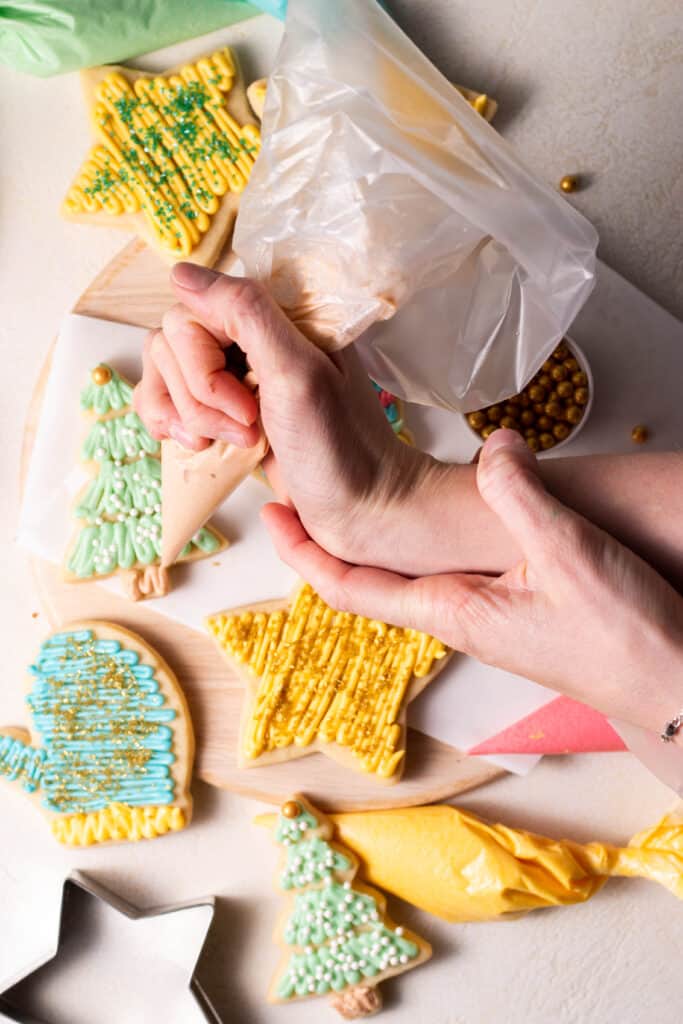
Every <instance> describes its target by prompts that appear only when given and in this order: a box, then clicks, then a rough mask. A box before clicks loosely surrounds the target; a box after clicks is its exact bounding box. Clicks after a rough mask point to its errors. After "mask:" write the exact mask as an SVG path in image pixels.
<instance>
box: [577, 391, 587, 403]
mask: <svg viewBox="0 0 683 1024" xmlns="http://www.w3.org/2000/svg"><path fill="white" fill-rule="evenodd" d="M574 401H575V402H576V404H577V405H586V403H587V402H588V388H577V389H576V391H575V392H574Z"/></svg>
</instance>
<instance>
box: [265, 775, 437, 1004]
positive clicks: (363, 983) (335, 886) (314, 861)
mask: <svg viewBox="0 0 683 1024" xmlns="http://www.w3.org/2000/svg"><path fill="white" fill-rule="evenodd" d="M264 821H268V823H269V824H273V823H272V816H267V817H266V818H265V819H264ZM273 831H274V838H275V842H276V843H277V844H278V845H279V846H281V847H282V849H283V858H282V863H281V865H280V868H279V871H278V876H277V885H278V887H279V888H280V889H281V890H283V891H284V893H285V900H286V906H285V909H284V911H283V914H282V917H281V920H280V922H279V924H278V926H277V928H276V932H275V941H276V942H277V943H278V945H280V946H281V947H282V951H283V952H282V960H281V962H280V965H279V967H278V970H277V972H276V974H275V977H274V979H273V982H272V985H271V988H270V993H269V1000H270V1001H271V1002H275V1003H288V1002H291V1001H292V1000H294V999H306V998H309V997H311V996H324V995H327V996H329V997H330V1001H331V1003H332V1006H333V1007H334V1008H335V1009H336V1010H337V1011H338V1012H339V1013H340V1014H341V1016H342V1017H344V1019H345V1020H354V1019H356V1018H357V1017H369V1016H371V1015H372V1014H374V1013H377V1012H378V1011H379V1010H380V1009H381V1008H382V999H381V995H380V992H379V989H378V985H379V984H380V982H382V981H384V980H385V978H391V977H393V976H394V975H396V974H402V973H403V972H404V971H408V970H411V968H413V967H417V966H418V964H421V963H424V961H425V960H428V959H429V957H430V956H431V952H432V951H431V947H430V946H429V943H427V942H425V940H424V939H422V938H420V937H419V936H418V935H415V934H413V933H412V932H409V931H408V930H407V929H404V928H401V927H396V926H395V925H394V924H393V923H392V922H391V921H390V920H389V918H388V917H387V915H386V901H385V899H384V897H383V895H382V894H381V893H379V892H378V891H377V890H376V889H371V888H370V887H369V886H366V885H362V884H361V883H360V882H357V881H356V880H355V876H356V872H357V871H358V861H357V859H356V857H355V856H354V855H353V854H352V853H351V852H350V851H349V850H347V849H346V848H345V847H343V846H340V845H338V844H337V843H335V842H333V841H332V835H333V831H334V829H333V826H332V824H331V822H330V820H329V818H326V817H325V815H323V814H321V813H320V811H318V810H317V809H316V808H315V807H313V805H312V804H311V803H309V801H308V800H306V799H305V798H304V797H303V796H301V795H300V794H297V795H296V796H295V797H293V798H292V799H291V800H288V801H287V802H286V803H285V804H283V806H282V808H281V810H280V814H279V815H278V817H277V819H276V821H275V822H274V829H273Z"/></svg>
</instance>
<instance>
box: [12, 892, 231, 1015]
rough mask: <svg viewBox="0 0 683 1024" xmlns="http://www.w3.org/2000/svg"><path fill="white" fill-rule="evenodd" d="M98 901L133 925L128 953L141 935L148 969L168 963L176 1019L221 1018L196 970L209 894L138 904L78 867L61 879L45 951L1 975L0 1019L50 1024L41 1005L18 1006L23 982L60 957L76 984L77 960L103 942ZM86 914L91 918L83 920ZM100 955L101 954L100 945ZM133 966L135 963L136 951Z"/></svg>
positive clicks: (23, 998) (54, 966)
mask: <svg viewBox="0 0 683 1024" xmlns="http://www.w3.org/2000/svg"><path fill="white" fill-rule="evenodd" d="M93 900H95V901H98V904H97V905H93V903H92V901H93ZM102 905H104V907H106V908H111V910H114V911H116V913H117V915H121V916H122V917H123V918H125V919H127V920H128V923H129V925H130V924H132V925H133V927H132V929H131V931H130V936H131V937H133V936H135V940H136V941H135V942H134V943H133V942H131V943H130V945H129V944H128V943H127V944H126V948H127V955H129V956H132V955H135V954H134V953H133V954H131V952H130V950H131V949H132V948H134V946H135V945H140V940H142V942H143V944H144V946H145V948H146V949H147V950H148V952H149V958H148V962H149V967H150V969H151V968H152V966H153V965H154V966H155V968H157V969H158V967H159V965H160V963H163V965H164V966H166V967H168V970H167V971H165V975H166V977H165V978H164V981H165V982H168V981H169V979H170V978H173V979H175V980H174V987H173V988H172V989H170V990H167V991H170V995H171V996H173V997H174V998H175V999H180V1003H179V1004H178V1003H176V1005H177V1006H178V1008H179V1009H181V1010H182V1014H183V1015H182V1017H181V1018H179V1019H182V1020H183V1022H184V1021H187V1022H188V1024H194V1022H195V1021H196V1024H200V1022H202V1024H205V1022H208V1024H225V1022H224V1019H223V1017H222V1016H220V1014H219V1013H218V1011H217V1010H216V1008H215V1006H214V1004H213V1002H212V1000H211V998H210V996H209V994H208V992H207V991H206V989H205V988H204V986H203V985H202V983H201V982H200V981H199V979H198V977H197V973H196V972H197V968H198V967H199V964H200V962H201V960H202V956H203V952H204V948H205V944H206V939H207V937H208V934H209V932H210V930H211V926H212V922H213V918H214V914H215V906H216V901H215V899H214V897H207V898H206V899H199V900H191V901H188V902H183V903H175V904H169V905H167V906H161V907H153V908H151V909H147V910H141V909H140V908H139V907H137V906H134V905H133V904H132V903H129V902H127V901H126V900H124V899H122V898H121V897H120V896H118V895H117V894H116V893H113V892H112V891H111V890H110V889H107V888H105V887H104V886H102V885H100V884H98V883H96V882H94V881H93V880H92V879H90V878H88V877H86V876H85V875H83V874H81V873H80V872H74V873H73V874H71V875H69V877H67V878H66V879H65V880H64V883H63V889H62V900H61V910H60V913H59V923H58V927H57V934H56V936H55V937H54V939H53V940H52V942H51V945H50V947H49V948H48V950H47V955H45V953H43V955H42V956H41V957H40V959H39V961H38V962H34V963H32V964H31V965H30V966H29V967H28V968H26V967H25V966H24V967H23V968H19V969H18V972H17V974H15V975H14V976H13V977H12V978H11V979H10V984H9V985H8V984H7V983H6V979H2V978H0V1022H8V1021H13V1022H15V1024H52V1019H51V1017H50V1016H45V1015H44V1012H43V1011H42V1009H41V1010H40V1011H39V1013H40V1016H35V1015H34V1011H33V1009H32V1008H31V1007H30V1006H29V1007H27V1008H25V1009H22V1006H23V1007H26V1006H27V1002H30V1001H31V1000H30V998H28V997H29V995H30V993H29V989H28V988H27V987H26V986H27V982H29V981H30V979H31V978H33V977H34V976H35V975H37V974H38V973H39V972H41V971H42V970H43V969H46V970H48V969H49V970H54V971H55V972H57V971H59V970H60V964H59V962H60V960H64V961H65V963H64V964H63V965H62V968H61V969H66V970H68V971H69V972H70V973H71V974H73V976H74V977H73V980H74V983H75V984H78V974H79V968H78V962H79V960H80V961H83V962H85V961H86V960H87V958H88V957H91V958H92V957H93V956H95V957H97V956H98V951H97V949H96V948H94V947H95V946H100V945H102V943H101V940H102V938H103V937H104V946H105V947H106V944H107V936H106V931H107V928H104V929H103V928H102V922H103V921H106V920H107V919H109V915H108V914H107V913H105V914H104V915H103V914H102V910H103V906H102ZM183 915H184V917H183ZM88 917H89V918H90V920H87V919H88ZM84 922H85V927H83V925H84ZM110 924H114V925H115V927H116V928H117V929H118V930H122V928H126V927H127V926H126V924H125V923H123V922H121V921H118V922H114V921H113V919H112V920H111V921H110ZM140 925H142V928H141V930H140V933H139V934H137V935H135V932H136V927H139V926H140ZM88 931H91V932H96V933H97V934H96V936H91V937H90V939H89V941H88ZM110 931H111V928H110ZM109 941H111V936H110V937H109ZM160 949H161V957H166V958H167V959H164V960H160V952H159V951H160ZM99 955H100V956H101V955H102V951H101V950H100V953H99ZM48 965H50V966H49V967H48ZM137 966H138V968H139V967H140V962H139V955H138V958H137ZM143 969H144V968H143ZM86 970H87V968H86V967H83V966H82V967H81V969H80V973H81V974H82V975H83V974H84V972H85V971H86ZM176 982H177V986H178V987H177V992H178V995H177V996H176V988H175V983H176ZM155 985H156V981H155ZM183 1000H185V1001H186V1003H187V1006H185V1001H183ZM58 1012H60V1013H61V1014H62V1015H61V1017H60V1019H64V1018H63V1011H58ZM95 1012H96V1013H97V1011H95ZM154 1012H155V1011H154V1010H153V1009H150V1013H151V1016H150V1018H149V1019H156V1018H155V1017H154ZM93 1019H95V1018H93Z"/></svg>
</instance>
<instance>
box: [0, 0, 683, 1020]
mask: <svg viewBox="0 0 683 1024" xmlns="http://www.w3.org/2000/svg"><path fill="white" fill-rule="evenodd" d="M392 2H393V8H394V10H395V11H396V12H397V13H398V16H399V20H401V22H402V23H403V24H404V25H405V26H406V27H407V28H408V29H409V30H410V31H411V33H412V34H413V36H414V37H415V38H416V39H417V40H418V41H419V42H420V43H421V44H422V45H423V46H424V48H425V49H426V50H427V52H428V53H429V54H430V56H432V57H433V58H434V59H435V60H436V62H437V63H438V64H439V66H440V67H441V68H442V69H443V70H444V71H445V72H446V73H447V74H448V75H449V76H450V77H452V78H454V79H457V80H460V81H462V82H464V83H465V84H470V85H472V86H474V87H478V88H483V89H487V90H489V91H490V92H491V93H492V94H495V95H496V97H497V98H498V99H499V100H500V101H501V103H502V106H503V111H502V113H501V117H500V120H499V122H498V124H499V127H500V128H501V130H503V131H504V132H505V134H506V135H507V136H508V137H509V138H511V139H512V140H513V141H514V142H515V144H516V145H518V147H520V149H521V150H522V151H523V152H524V154H525V156H526V159H527V162H528V163H529V165H530V166H531V167H532V168H534V169H536V170H537V171H538V172H539V173H540V174H542V175H543V176H544V177H545V178H546V179H547V180H550V181H555V180H556V179H558V178H559V177H561V176H562V174H564V173H566V172H568V171H574V170H578V171H582V170H583V171H588V172H590V173H591V174H592V175H593V176H594V180H593V183H592V184H591V187H590V188H589V189H588V190H587V191H586V192H583V193H579V194H577V195H576V196H575V197H573V198H572V199H571V201H572V202H575V203H576V205H577V206H578V207H579V208H580V209H581V210H582V211H583V212H584V213H586V214H588V216H590V217H592V219H593V220H594V221H595V223H596V224H597V226H598V227H599V229H600V230H601V233H602V236H603V249H602V255H603V258H605V259H606V260H607V261H608V262H610V263H612V264H613V265H614V266H615V267H616V269H618V270H620V271H621V272H622V273H624V274H625V275H626V276H627V277H630V278H631V279H632V280H633V281H634V282H635V283H636V284H638V285H639V286H640V287H641V288H642V289H643V290H644V291H646V292H648V293H649V294H650V295H651V296H652V297H654V298H656V299H658V300H659V301H660V302H661V303H662V304H663V305H665V306H667V307H668V308H669V309H671V310H672V311H674V312H677V313H678V315H679V316H680V315H681V314H683V285H682V282H681V279H680V265H681V258H682V252H683V231H682V230H681V227H682V225H681V212H680V211H681V208H682V207H683V195H682V188H683V176H682V172H681V168H682V167H683V158H682V156H683V155H682V152H681V150H682V138H683V122H681V118H680V111H679V107H680V95H681V88H682V87H683V67H682V65H681V54H680V49H679V51H678V54H677V53H676V51H675V46H674V42H673V38H674V30H675V26H676V21H678V25H679V30H680V6H679V4H678V3H677V2H675V0H656V2H649V3H647V2H643V0H601V3H600V4H596V3H594V2H591V0H574V2H573V3H571V4H566V5H561V4H559V3H557V2H556V0H555V2H554V3H551V2H550V0H546V2H536V3H534V2H533V0H514V2H510V3H503V0H480V2H479V3H477V4H476V5H475V4H465V3H464V2H453V0H432V2H426V0H392ZM0 131H1V132H2V140H3V141H2V158H1V161H0V217H1V218H2V221H1V223H2V230H1V231H0V310H1V313H2V315H1V316H0V349H1V352H2V365H3V367H4V368H5V375H6V376H5V380H4V387H3V401H2V405H1V407H0V429H1V431H2V438H3V447H2V456H1V457H0V458H1V472H2V495H3V501H2V503H1V507H0V537H1V538H2V541H1V546H0V559H1V560H0V578H1V579H2V580H3V583H2V588H1V591H0V614H1V615H2V618H3V638H4V644H3V653H4V659H3V673H2V674H3V682H2V686H1V687H0V721H1V722H11V721H21V720H23V694H22V688H21V683H22V681H23V678H24V670H25V666H26V664H27V663H28V662H29V661H30V660H31V659H32V657H33V655H34V653H35V651H36V647H37V645H38V643H39V640H40V638H41V636H42V634H43V632H44V623H43V621H42V619H41V617H40V616H39V617H37V618H36V619H35V620H34V619H32V618H31V613H32V612H33V611H37V605H36V603H35V599H34V597H33V593H32V583H31V579H30V574H29V573H28V571H27V568H26V563H25V558H24V554H23V553H22V552H20V551H19V550H17V549H16V548H15V547H13V546H12V544H11V538H12V535H13V532H14V529H15V523H16V512H17V508H18V486H17V477H18V465H19V449H20V442H21V432H22V422H23V417H24V414H25V410H26V406H27V403H28V399H29V396H30V394H31V391H32V387H33V382H34V379H35V377H36V375H37V372H38V367H39V364H40V361H41V360H42V357H43V355H44V353H45V351H46V349H47V346H48V344H49V342H50V339H51V337H52V335H53V333H54V331H55V329H56V326H57V324H58V323H59V321H60V319H61V316H62V314H63V313H64V312H65V311H66V310H68V309H69V308H70V306H71V305H72V303H73V301H74V300H75V299H76V297H77V296H78V294H79V293H80V292H81V291H82V290H83V289H84V287H85V286H86V285H87V283H88V282H89V280H90V279H91V278H92V277H93V276H94V274H95V273H96V272H97V271H98V270H99V269H100V268H101V266H102V265H103V264H104V262H105V261H106V260H107V259H108V258H109V257H110V256H112V255H113V254H114V253H115V252H116V251H117V249H118V248H119V247H120V245H121V241H122V239H121V236H119V235H118V234H117V233H115V232H113V231H111V232H107V231H94V230H93V231H89V232H88V231H85V230H84V229H80V228H74V227H70V226H68V225H65V224H63V223H62V222H61V221H60V220H59V219H58V217H57V216H56V212H55V211H56V209H57V207H58V204H59V201H60V198H61V194H62V191H63V187H64V184H65V183H66V182H67V181H68V180H69V177H70V174H71V172H72V170H73V167H74V161H75V160H76V159H77V155H79V154H80V153H81V151H82V148H83V146H84V144H85V139H86V132H85V124H84V118H83V113H82V110H81V104H80V95H79V90H78V83H77V81H76V79H75V78H66V79H61V80H56V81H50V82H42V81H34V80H31V79H25V78H19V77H18V76H16V75H13V74H11V73H9V72H7V71H5V70H4V69H3V70H0ZM196 795H197V815H196V824H195V826H194V827H193V828H192V829H191V830H190V831H189V832H187V833H185V834H183V835H180V836H177V837H173V838H169V839H165V840H162V841H159V842H156V843H145V844H142V845H140V846H138V847H136V848H130V847H119V848H108V849H102V850H97V851H84V852H81V853H78V852H68V851H64V850H62V849H60V848H58V847H56V846H55V845H53V843H52V841H51V840H50V839H49V837H48V835H47V831H46V829H45V826H44V824H43V822H42V821H41V819H40V816H37V815H36V814H35V811H34V809H33V808H32V807H31V806H29V805H28V804H27V803H26V802H25V801H22V800H21V798H20V797H19V796H15V795H10V794H9V793H7V792H6V791H5V790H4V789H3V790H2V792H0V814H2V812H5V811H6V812H7V814H8V817H7V818H5V817H4V816H2V817H0V904H1V905H2V906H3V908H6V907H7V906H8V904H9V905H10V906H11V905H12V904H14V907H15V911H14V912H13V913H11V914H9V915H8V914H7V913H6V911H5V912H3V921H2V939H1V940H0V976H1V975H2V974H4V971H5V969H6V968H7V967H8V966H9V965H8V964H7V960H9V959H10V954H11V953H12V952H13V950H15V949H17V948H18V945H16V944H15V940H16V942H17V943H18V942H19V941H20V940H23V942H24V946H25V944H26V936H27V931H28V926H27V921H26V919H24V918H22V916H21V914H20V913H19V912H18V911H17V909H16V908H17V903H16V899H14V900H13V898H12V897H13V895H14V896H16V893H17V891H18V889H20V888H22V887H23V886H25V885H29V886H31V887H32V888H34V889H35V890H36V891H42V892H47V891H49V885H50V882H51V881H54V883H55V886H56V884H57V880H58V879H60V878H61V876H62V875H63V874H64V873H66V872H67V871H68V870H69V869H71V868H74V867H80V868H82V869H84V870H86V871H90V872H92V874H93V875H94V876H95V877H97V878H98V879H100V880H101V881H103V882H105V884H110V885H111V886H112V887H114V888H116V889H118V890H120V891H121V894H122V895H123V896H124V897H127V898H130V899H131V900H134V901H138V902H140V903H142V904H146V905H151V904H154V903H159V902H167V901H171V900H178V899H184V898H189V897H193V896H198V895H202V894H206V893H216V894H218V895H222V896H224V897H225V901H224V902H222V903H221V905H220V906H219V911H218V928H217V931H216V933H215V937H214V939H213V940H212V941H211V944H210V957H209V959H208V965H207V966H208V969H209V970H210V974H211V975H212V978H213V980H214V983H215V987H216V999H217V1003H218V1006H219V1007H220V1009H221V1010H222V1012H223V1014H224V1016H225V1019H226V1021H230V1022H232V1021H235V1022H237V1021H239V1024H264V1022H265V1024H269V1022H270V1021H274V1022H275V1021H278V1020H279V1021H282V1022H283V1024H294V1022H296V1024H300V1022H301V1024H305V1022H308V1021H310V1022H313V1021H315V1022H316V1024H317V1022H318V1021H321V1020H323V1019H330V1020H333V1019H334V1018H333V1017H332V1016H329V1017H328V1016H327V1011H326V1010H324V1008H323V1007H322V1006H321V1005H320V1004H319V1003H317V1002H312V1003H309V1004H306V1005H300V1004H299V1005H297V1006H295V1007H288V1008H282V1009H280V1008H277V1009H270V1008H265V1007H264V1006H263V1005H262V1003H261V994H262V992H263V991H264V989H265V987H266V984H267V976H268V973H269V971H270V969H271V968H272V966H273V965H274V963H275V960H276V954H275V951H274V949H273V947H272V946H271V944H270V935H269V933H270V927H271V923H272V921H273V920H274V915H275V913H276V912H277V910H278V909H279V906H280V904H279V900H278V898H277V897H275V896H271V894H270V892H269V891H268V889H267V887H265V886H264V879H266V878H268V877H270V874H271V871H272V867H273V864H274V858H273V855H272V851H271V849H270V848H269V843H268V840H267V837H265V836H263V835H262V834H261V833H259V832H257V831H256V830H252V829H251V827H250V825H249V819H250V817H251V816H252V814H253V812H254V805H253V804H250V803H248V802H245V801H242V800H240V799H239V798H237V797H234V796H231V795H229V794H221V793H218V792H215V791H212V790H210V789H209V788H208V787H205V786H197V787H196ZM461 802H462V803H463V804H465V805H467V806H468V807H471V808H473V809H475V810H477V811H479V812H481V813H482V814H489V815H490V816H491V817H496V818H503V819H504V820H506V821H507V822H508V823H509V824H512V825H520V826H525V827H529V828H535V829H536V830H538V831H545V832H548V833H550V834H553V835H561V834H570V835H571V836H572V837H574V838H577V839H591V838H595V837H599V838H604V839H613V840H623V839H625V838H627V837H628V836H629V835H630V834H631V833H633V832H635V831H637V830H638V829H639V828H641V827H643V826H644V825H646V824H648V823H650V822H652V821H654V820H655V819H656V817H657V816H658V815H659V814H660V812H662V811H663V810H664V809H665V808H666V807H667V805H668V802H669V796H668V793H667V791H666V790H665V788H664V787H663V786H661V785H660V784H659V783H657V782H656V781H655V780H653V779H652V778H651V777H649V776H648V775H647V773H646V772H645V770H644V769H643V768H641V767H640V766H639V765H637V764H636V763H634V762H633V761H632V759H631V758H629V757H628V756H623V755H609V756H599V757H584V758H581V759H579V758H572V759H566V758H561V759H557V760H552V761H551V760H546V761H545V762H544V763H543V764H542V765H541V766H540V768H539V769H537V770H536V771H535V772H534V773H533V774H532V775H531V776H530V777H529V778H527V779H512V778H508V779H505V780H503V781H501V782H498V783H495V784H494V785H492V786H490V787H488V788H487V789H485V790H480V791H479V792H478V793H474V794H471V795H470V796H469V797H466V798H463V799H462V801H461ZM264 890H265V891H264ZM53 891H54V890H53ZM394 909H395V916H396V917H397V918H398V919H404V918H405V920H406V921H407V922H408V923H411V924H413V925H414V926H415V927H416V928H417V929H418V930H421V931H422V932H423V933H424V934H425V935H426V936H428V937H429V938H430V939H431V941H432V942H433V944H434V947H435V958H434V960H433V961H432V963H430V964H428V965H427V966H426V967H424V968H420V970H419V972H416V973H413V974H409V975H407V976H406V977H405V978H404V979H403V980H399V981H398V982H395V983H394V984H393V985H388V986H386V991H387V1005H388V1009H387V1011H386V1013H385V1016H384V1018H382V1019H384V1020H387V1021H389V1022H396V1024H401V1022H406V1024H407V1022H408V1021H410V1022H411V1024H497V1022H499V1021H501V1022H502V1021H506V1022H509V1024H546V1022H547V1021H550V1020H553V1021H557V1022H559V1024H592V1022H594V1021H595V1022H601V1024H617V1022H619V1024H622V1022H625V1024H637V1022H638V1024H639V1022H641V1021H642V1022H648V1024H649V1022H650V1021H657V1022H658V1024H674V1022H677V1021H679V1020H680V1016H681V1000H682V999H683V972H682V970H681V964H683V908H682V907H681V906H680V904H677V903H676V902H675V900H674V899H673V897H672V896H670V895H669V894H668V893H666V892H664V891H662V890H659V889H658V888H656V887H655V886H653V885H649V884H647V883H641V882H631V881H618V882H615V883H613V884H610V885H609V886H608V887H607V888H606V889H605V890H604V891H603V892H602V893H601V894H600V895H599V896H598V897H597V898H596V899H595V900H593V901H591V903H590V904H588V905H587V906H584V907H576V908H570V909H567V910H558V911H548V912H543V913H540V914H537V915H535V916H533V915H532V916H531V917H527V918H526V919H524V920H520V921H516V922H505V923H501V924H491V925H470V926H466V927H465V926H464V927H449V926H447V925H444V924H442V923H440V922H437V921H435V920H434V919H430V918H427V917H426V915H422V914H418V913H417V912H414V911H411V910H410V909H409V908H404V907H398V906H395V908H394ZM146 1019H148V1020H149V1021H150V1022H152V1021H153V1020H155V1018H154V1017H152V1016H148V1017H147V1018H146Z"/></svg>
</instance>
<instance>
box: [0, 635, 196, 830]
mask: <svg viewBox="0 0 683 1024" xmlns="http://www.w3.org/2000/svg"><path fill="white" fill-rule="evenodd" d="M30 673H31V676H32V677H33V685H32V687H31V690H30V692H29V694H28V696H27V703H28V706H29V708H30V710H31V714H32V716H33V735H34V740H33V742H31V735H30V734H29V733H28V731H27V730H25V729H17V728H12V729H2V730H0V778H4V779H6V780H8V781H9V782H13V783H15V784H16V785H18V786H21V787H23V789H24V790H25V791H26V792H27V793H29V794H31V796H32V798H33V799H34V800H35V801H36V802H37V803H38V805H39V806H40V808H41V810H43V811H44V812H45V813H46V814H47V816H48V817H49V819H50V826H51V829H52V833H53V835H54V836H55V838H56V839H57V840H59V842H62V843H66V844H67V845H71V846H90V845H92V844H94V843H103V842H115V841H125V840H137V839H153V838H155V837H156V836H161V835H164V834H165V833H167V832H171V831H178V830H179V829H182V828H185V826H186V825H187V824H188V823H189V821H190V816H191V812H192V800H191V797H190V794H189V784H190V777H191V770H192V760H193V756H194V736H193V732H192V724H191V721H190V715H189V711H188V708H187V704H186V701H185V698H184V696H183V693H182V691H181V689H180V685H179V683H178V680H177V679H176V677H175V675H174V674H173V672H172V671H171V669H170V668H169V667H168V665H167V664H166V663H165V662H164V661H163V659H162V658H161V657H160V656H159V655H158V654H157V653H156V652H155V651H154V650H153V649H152V648H151V647H149V646H148V644H146V643H145V641H144V640H142V639H141V638H140V637H139V636H136V634H135V633H131V632H129V631H128V630H127V629H123V628H122V627H121V626H116V625H114V624H112V623H107V622H83V623H77V624H75V625H73V626H71V627H70V628H69V629H68V630H67V631H65V632H62V633H56V634H54V635H53V636H50V637H48V639H47V640H46V641H45V643H44V644H43V645H42V647H41V649H40V654H39V656H38V660H37V661H36V663H35V664H34V665H32V666H31V668H30Z"/></svg>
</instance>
